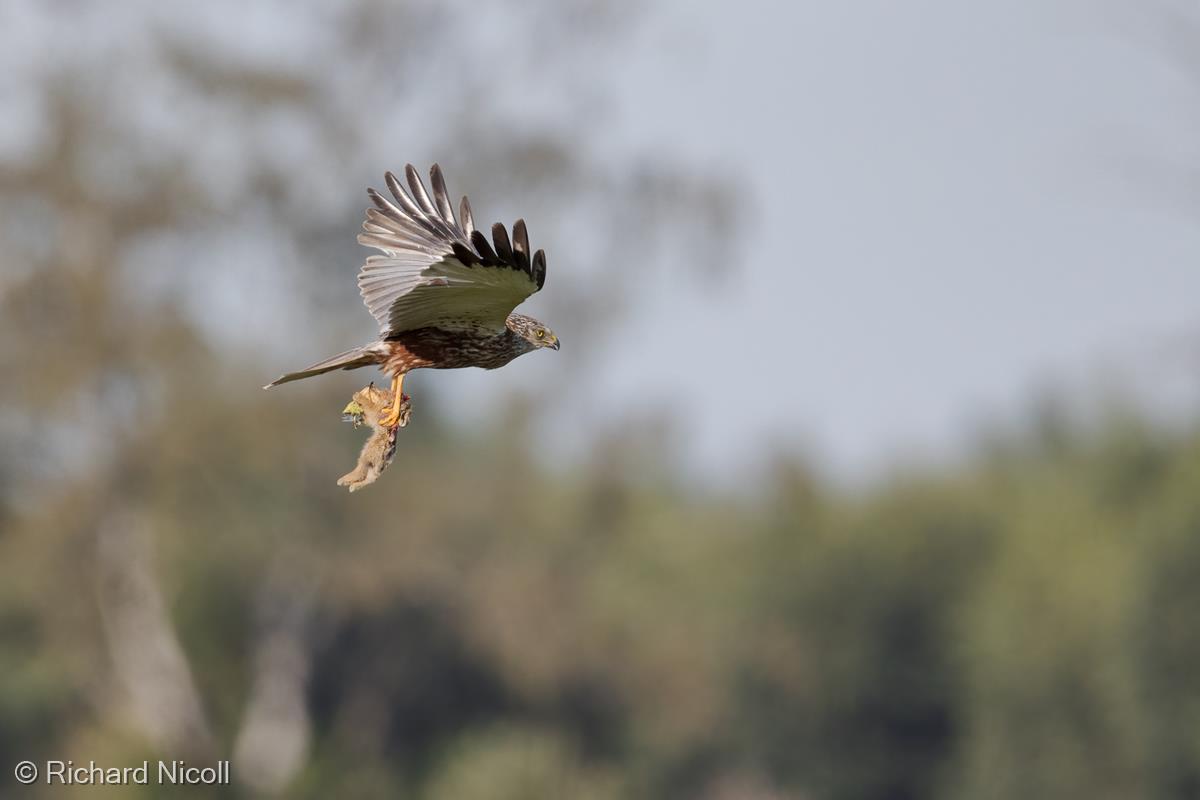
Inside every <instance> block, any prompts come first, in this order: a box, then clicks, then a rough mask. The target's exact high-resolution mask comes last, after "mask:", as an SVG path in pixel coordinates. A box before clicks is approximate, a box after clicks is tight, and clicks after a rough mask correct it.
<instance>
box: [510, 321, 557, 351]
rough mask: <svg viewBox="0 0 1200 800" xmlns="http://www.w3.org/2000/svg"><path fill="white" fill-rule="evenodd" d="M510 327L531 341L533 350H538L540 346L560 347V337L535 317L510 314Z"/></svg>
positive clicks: (555, 348)
mask: <svg viewBox="0 0 1200 800" xmlns="http://www.w3.org/2000/svg"><path fill="white" fill-rule="evenodd" d="M508 328H509V330H511V331H512V332H513V333H515V334H517V335H518V336H520V337H521V338H522V339H524V340H525V341H527V342H529V344H531V345H532V347H531V348H530V349H532V350H536V349H537V348H539V347H549V348H551V349H554V350H557V349H558V337H557V336H555V335H554V331H552V330H550V329H549V328H547V327H546V326H545V325H543V324H542V323H540V322H538V321H537V320H536V319H534V318H533V317H527V316H525V315H524V314H509V315H508Z"/></svg>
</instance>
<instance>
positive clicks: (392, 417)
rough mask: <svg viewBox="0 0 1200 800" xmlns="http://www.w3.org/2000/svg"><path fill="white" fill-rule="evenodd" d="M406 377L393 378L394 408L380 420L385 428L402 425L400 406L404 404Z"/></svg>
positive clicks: (401, 375)
mask: <svg viewBox="0 0 1200 800" xmlns="http://www.w3.org/2000/svg"><path fill="white" fill-rule="evenodd" d="M403 388H404V375H403V374H400V375H397V376H395V377H394V378H392V407H391V408H390V409H388V413H387V414H386V415H385V416H384V418H383V419H381V420H379V424H380V425H381V426H383V427H385V428H395V427H396V426H397V425H399V424H400V405H401V403H403V402H404V392H403V391H402V389H403Z"/></svg>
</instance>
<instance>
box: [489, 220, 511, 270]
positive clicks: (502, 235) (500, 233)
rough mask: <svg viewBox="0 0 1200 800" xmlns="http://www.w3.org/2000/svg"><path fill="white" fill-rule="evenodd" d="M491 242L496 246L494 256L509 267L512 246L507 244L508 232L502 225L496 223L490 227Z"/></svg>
mask: <svg viewBox="0 0 1200 800" xmlns="http://www.w3.org/2000/svg"><path fill="white" fill-rule="evenodd" d="M492 242H493V243H494V244H495V245H496V255H498V256H500V260H501V261H503V262H504V263H505V264H510V265H511V264H512V261H513V252H512V245H511V244H509V242H508V230H507V229H506V228H505V227H504V223H502V222H497V223H495V224H494V225H492Z"/></svg>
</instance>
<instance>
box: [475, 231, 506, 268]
mask: <svg viewBox="0 0 1200 800" xmlns="http://www.w3.org/2000/svg"><path fill="white" fill-rule="evenodd" d="M471 244H473V245H475V250H476V252H478V253H479V257H480V258H481V259H483V263H484V264H487V265H489V266H490V265H492V264H499V263H500V259H498V258H496V251H495V250H493V249H492V246H491V245H490V244H489V243H488V240H487V237H486V236H484V235H483V231H472V232H471Z"/></svg>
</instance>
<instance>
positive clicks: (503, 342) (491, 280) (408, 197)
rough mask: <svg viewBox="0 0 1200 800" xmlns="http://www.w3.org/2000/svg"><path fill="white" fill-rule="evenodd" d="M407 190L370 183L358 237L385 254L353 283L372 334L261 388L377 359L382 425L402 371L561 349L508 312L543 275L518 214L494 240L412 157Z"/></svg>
mask: <svg viewBox="0 0 1200 800" xmlns="http://www.w3.org/2000/svg"><path fill="white" fill-rule="evenodd" d="M404 173H405V177H406V178H407V180H408V188H409V190H410V192H411V194H410V193H409V192H405V190H404V188H403V187H402V186H401V185H400V182H399V181H398V180H397V179H396V176H395V175H393V174H392V173H390V172H389V173H387V174H386V175H385V176H384V180H385V181H386V183H387V187H388V190H389V191H390V192H391V194H392V198H393V199H394V201H395V202H393V200H389V199H388V198H386V197H384V196H383V195H382V194H380V193H379V192H377V191H375V190H374V189H367V194H368V196H370V198H371V202H372V203H373V204H374V208H368V209H367V219H366V221H365V222H363V230H362V233H360V234H359V235H358V241H359V243H360V244H364V245H367V246H369V247H374V248H376V249H378V250H380V251H381V252H382V253H383V255H373V256H370V257H368V258H367V261H366V263H365V264H363V266H362V268H361V269H360V270H359V272H358V287H359V290H360V292H361V294H362V297H363V301H364V302H365V303H366V305H367V309H368V310H369V311H370V312H371V314H372V315H373V316H374V317H375V319H376V320H377V321H378V322H379V340H378V341H375V342H372V343H370V344H366V345H363V346H362V347H356V348H354V349H353V350H347V351H346V352H344V353H339V354H338V355H336V356H333V357H332V358H327V359H325V360H324V361H321V362H319V363H316V364H313V365H312V366H311V367H307V368H305V369H302V370H300V371H299V372H289V373H288V374H286V375H283V376H281V377H280V378H279V379H278V380H276V381H273V382H272V383H270V384H268V385H267V386H264V387H263V388H264V389H269V388H271V387H272V386H278V385H279V384H281V383H288V382H289V381H296V380H300V379H301V378H309V377H312V376H313V375H321V374H322V373H325V372H331V371H333V370H336V369H357V368H359V367H366V366H369V365H372V364H374V365H378V366H379V368H380V369H382V370H384V371H385V372H387V373H388V374H389V375H390V376H391V378H392V388H391V391H392V394H393V395H394V399H393V402H392V406H391V408H390V409H389V411H388V413H387V414H386V416H385V417H384V419H383V420H382V421H381V424H383V425H385V426H388V427H395V426H396V425H397V423H398V421H399V418H400V409H401V404H402V402H403V401H404V400H405V399H407V398H406V395H404V394H403V393H402V388H403V384H404V376H405V375H407V374H408V373H409V372H412V371H413V370H414V369H458V368H460V367H482V368H484V369H496V368H497V367H502V366H504V365H505V364H507V363H508V362H510V361H512V360H513V359H514V358H516V357H517V356H519V355H523V354H525V353H528V352H531V351H533V350H539V349H542V348H545V347H549V348H552V349H554V350H557V349H558V346H559V345H558V337H557V336H555V335H554V332H553V331H551V330H550V329H549V328H547V327H546V326H545V325H543V324H542V323H540V322H538V321H537V320H536V319H533V318H532V317H527V316H525V315H524V314H514V313H512V312H513V309H514V308H516V307H517V306H518V305H519V304H520V303H521V302H523V301H524V300H525V298H527V297H529V296H530V295H531V294H533V293H534V292H536V291H538V290H539V289H541V288H542V285H543V284H544V283H545V282H546V253H545V251H543V250H538V251H537V252H536V253H532V254H531V253H530V250H529V232H528V231H527V230H526V228H525V220H523V219H519V220H517V221H516V223H515V224H514V225H513V229H512V239H511V241H510V240H509V236H508V231H507V230H506V229H505V227H504V225H503V224H501V223H499V222H497V223H496V224H495V225H493V226H492V241H491V242H490V243H489V242H488V240H487V237H486V236H484V234H483V233H482V232H481V231H478V230H476V229H475V222H474V219H473V218H472V216H471V204H470V203H469V202H468V201H467V198H466V197H463V199H462V202H461V203H460V205H459V218H458V219H457V220H456V219H455V218H454V209H453V206H452V205H451V202H450V196H449V194H448V193H447V191H446V180H445V178H443V177H442V170H441V168H440V167H439V166H438V165H437V164H434V165H433V168H432V169H430V171H429V177H430V180H431V182H432V184H433V197H432V198H431V197H430V195H429V193H428V192H427V191H426V190H425V185H424V184H423V183H422V182H421V176H420V175H419V174H418V173H417V171H416V169H414V168H413V166H412V164H409V165H408V166H407V167H405V170H404Z"/></svg>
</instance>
